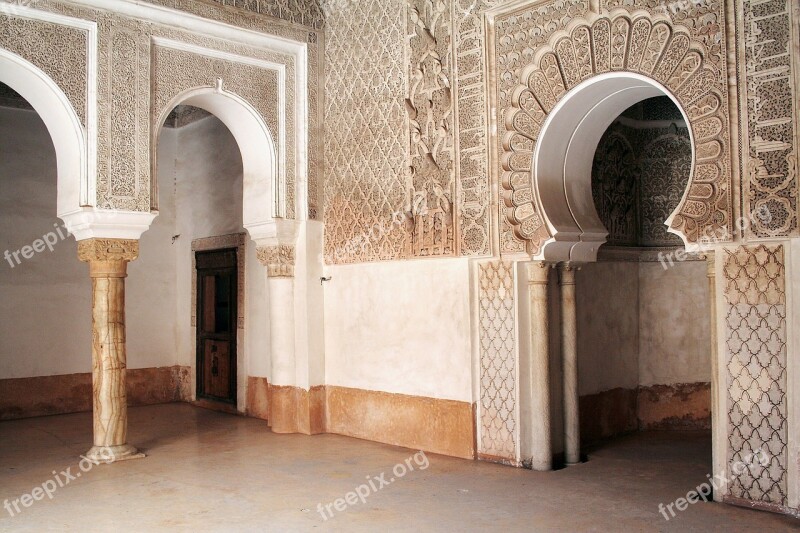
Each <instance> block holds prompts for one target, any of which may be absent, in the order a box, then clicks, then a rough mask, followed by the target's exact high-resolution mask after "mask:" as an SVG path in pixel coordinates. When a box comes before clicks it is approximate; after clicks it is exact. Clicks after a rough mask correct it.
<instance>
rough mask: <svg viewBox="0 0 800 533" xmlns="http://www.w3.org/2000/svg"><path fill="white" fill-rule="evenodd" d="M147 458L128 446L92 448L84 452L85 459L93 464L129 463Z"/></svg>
mask: <svg viewBox="0 0 800 533" xmlns="http://www.w3.org/2000/svg"><path fill="white" fill-rule="evenodd" d="M145 457H147V456H146V455H145V454H144V453H142V452H140V451H139V450H137V449H136V448H134V447H133V446H131V445H130V444H123V445H122V446H93V447H92V449H91V450H89V451H88V452H86V458H87V459H89V460H90V461H92V462H94V463H106V464H111V463H118V462H120V461H130V460H131V459H144V458H145Z"/></svg>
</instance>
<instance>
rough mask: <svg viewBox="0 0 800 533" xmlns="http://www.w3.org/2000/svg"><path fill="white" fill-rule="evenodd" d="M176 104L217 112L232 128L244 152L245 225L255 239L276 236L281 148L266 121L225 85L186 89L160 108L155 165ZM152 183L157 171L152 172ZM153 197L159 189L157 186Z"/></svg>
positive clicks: (243, 202)
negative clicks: (163, 135)
mask: <svg viewBox="0 0 800 533" xmlns="http://www.w3.org/2000/svg"><path fill="white" fill-rule="evenodd" d="M177 105H191V106H194V107H199V108H200V109H203V110H205V111H208V112H209V113H211V114H212V115H214V116H216V117H217V118H218V119H219V120H220V121H222V123H223V124H225V126H226V127H227V128H228V129H229V130H230V132H231V134H232V135H233V137H234V138H235V139H236V143H237V144H238V145H239V151H240V152H241V154H242V170H243V174H244V176H243V180H242V181H243V183H244V190H243V195H244V196H243V200H242V206H243V207H242V211H243V212H242V220H243V222H244V228H245V229H246V230H247V232H248V233H249V234H250V238H252V239H253V240H254V241H256V242H259V243H260V242H266V241H268V240H270V239H274V238H275V237H276V233H277V229H276V216H275V213H276V212H277V207H276V198H277V197H278V194H277V187H278V163H277V162H278V156H277V154H278V152H277V147H276V146H275V141H274V139H273V138H272V135H271V134H270V131H269V128H268V127H267V124H266V123H265V122H264V119H263V118H262V117H261V115H260V114H259V113H258V111H257V110H256V109H255V108H254V107H253V106H252V105H250V104H249V103H248V102H247V101H246V100H244V99H242V98H240V97H239V96H237V95H235V94H233V93H231V92H228V91H225V90H223V89H222V88H211V87H204V88H196V89H190V90H188V91H185V92H183V93H181V94H179V95H177V96H176V97H175V98H173V99H172V101H170V103H169V104H168V105H167V106H166V108H165V109H163V110H161V113H160V115H159V116H158V120H157V121H156V124H157V125H158V128H157V130H156V138H155V139H154V141H153V159H152V160H153V165H155V161H156V150H157V149H158V135H159V134H160V132H161V129H162V128H163V125H164V122H165V121H166V120H167V117H168V116H169V113H170V112H171V111H172V110H173V109H174V108H175V106H177ZM152 175H153V178H154V179H153V183H154V184H157V180H158V178H157V175H156V173H155V171H154V172H153V173H152ZM153 192H154V197H157V196H155V195H157V189H156V188H155V187H154V191H153Z"/></svg>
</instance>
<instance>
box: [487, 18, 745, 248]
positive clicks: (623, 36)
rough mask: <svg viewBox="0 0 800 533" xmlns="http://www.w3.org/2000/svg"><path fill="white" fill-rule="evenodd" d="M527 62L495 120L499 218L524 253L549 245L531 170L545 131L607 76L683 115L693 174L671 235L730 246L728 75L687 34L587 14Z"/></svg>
mask: <svg viewBox="0 0 800 533" xmlns="http://www.w3.org/2000/svg"><path fill="white" fill-rule="evenodd" d="M529 57H531V58H532V59H531V61H530V62H529V64H527V65H525V66H524V67H523V68H521V69H519V71H518V72H519V74H517V76H516V83H517V85H516V87H515V88H514V90H513V92H512V93H511V95H512V96H511V98H510V101H509V105H508V106H507V107H506V108H505V109H500V110H499V116H498V122H499V126H500V128H499V131H498V135H499V143H498V146H499V150H500V184H501V196H502V204H501V205H502V211H503V213H502V214H503V216H504V218H505V219H506V221H507V223H508V224H509V226H510V227H511V228H513V234H514V236H515V237H516V238H517V239H520V240H521V241H523V242H525V243H526V248H527V251H528V252H529V253H531V254H532V255H533V256H537V255H539V253H540V252H541V250H542V247H543V245H544V244H545V243H546V242H547V241H548V240H550V239H552V238H553V231H552V224H550V223H549V218H548V212H547V207H548V206H547V205H546V204H542V201H543V200H542V198H540V197H539V194H538V192H537V186H536V185H537V183H536V181H535V176H534V170H533V169H534V167H535V164H536V161H535V160H534V159H535V153H536V146H537V144H538V143H539V140H540V135H541V132H542V128H543V127H544V125H545V124H546V123H547V119H548V117H549V116H550V115H551V113H552V111H553V109H554V108H555V107H556V106H558V105H559V102H561V101H562V100H563V98H564V97H565V95H567V94H568V93H569V92H570V91H571V90H573V89H574V88H575V87H577V86H578V85H580V84H581V83H585V82H587V80H591V79H593V78H594V77H597V76H599V75H605V74H609V73H612V74H613V73H626V72H627V73H631V74H634V75H636V76H641V77H643V78H647V79H649V80H652V81H653V82H654V85H656V86H659V87H663V89H664V92H665V93H666V94H668V95H669V96H671V97H672V98H673V99H674V101H675V102H676V103H677V104H678V105H679V107H680V108H681V109H682V110H683V111H684V113H685V115H686V118H687V123H688V125H689V128H690V131H691V132H692V134H693V151H694V153H695V164H694V171H693V173H692V177H691V179H690V182H689V184H688V186H687V190H686V193H685V195H684V198H683V200H682V202H681V203H680V205H679V206H678V208H677V209H676V210H675V212H674V213H673V214H672V216H671V217H670V218H669V220H668V221H667V224H668V225H669V228H670V231H671V232H673V233H676V234H678V235H680V236H681V237H682V239H683V240H684V241H685V242H687V243H692V242H698V241H699V240H700V238H701V237H703V236H704V235H712V234H713V235H716V236H719V235H724V236H728V237H729V236H732V234H733V233H732V228H731V220H732V218H733V217H732V209H733V208H732V202H731V195H730V191H731V170H730V150H731V148H730V146H729V140H728V139H729V133H728V131H729V124H728V115H727V85H726V79H725V74H724V72H725V69H724V65H718V64H716V63H715V62H713V61H708V60H707V58H708V53H707V50H706V48H705V45H704V44H703V43H702V42H700V41H699V40H697V39H696V38H694V37H693V34H692V32H691V31H690V30H689V29H688V28H686V27H684V26H681V25H679V24H674V23H673V22H672V21H671V20H670V19H669V18H668V17H666V16H663V15H652V14H650V13H649V12H644V11H637V12H629V11H627V10H622V9H618V10H615V11H613V12H611V13H610V14H608V13H607V14H604V15H594V14H588V15H587V16H586V17H585V18H575V19H573V20H572V21H571V22H570V23H569V24H568V25H567V26H566V27H565V28H564V29H563V30H559V31H557V32H555V33H554V34H553V35H552V36H551V37H550V39H549V41H548V42H547V44H545V45H543V46H539V47H538V48H537V49H536V50H535V52H534V53H532V54H530V56H529ZM631 103H634V102H631ZM529 163H530V164H529ZM723 240H725V239H723Z"/></svg>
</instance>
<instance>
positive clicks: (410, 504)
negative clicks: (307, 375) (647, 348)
mask: <svg viewBox="0 0 800 533" xmlns="http://www.w3.org/2000/svg"><path fill="white" fill-rule="evenodd" d="M130 427H131V442H133V443H135V444H137V445H139V446H141V447H142V448H144V449H145V450H146V451H147V453H148V454H149V457H148V458H147V459H143V460H137V461H130V462H124V463H118V464H115V465H112V466H108V465H99V466H94V467H92V466H91V465H89V464H88V463H84V464H83V465H79V459H78V455H79V454H80V453H82V452H84V451H85V450H86V447H87V443H88V438H89V435H90V432H91V416H90V415H89V414H88V413H87V414H75V415H64V416H57V417H47V418H36V419H29V420H20V421H13V422H2V423H0V502H4V500H6V499H8V500H9V505H11V510H12V512H15V514H16V516H14V517H12V516H10V514H9V512H8V511H7V510H0V531H37V532H39V531H63V530H74V531H102V532H112V531H126V532H127V531H167V530H177V531H307V530H312V529H315V528H316V529H318V530H340V531H487V530H497V531H550V530H566V531H658V530H677V531H692V530H697V531H707V530H720V531H721V530H725V531H747V530H752V531H773V530H776V531H778V530H780V531H786V530H788V529H790V528H794V527H796V526H797V525H798V522H797V521H795V520H794V519H790V518H787V517H782V516H777V515H772V514H768V513H762V512H757V511H750V510H745V509H739V508H734V507H730V506H727V505H721V504H716V503H702V502H701V503H697V504H695V505H692V506H690V507H689V509H687V510H686V511H684V512H683V513H679V514H678V515H677V516H676V517H674V518H671V520H669V521H666V520H665V519H664V518H663V516H662V515H661V514H659V511H658V504H659V503H664V504H668V503H670V502H673V501H674V500H675V499H677V498H678V497H680V496H682V495H685V494H686V493H687V492H688V491H690V490H691V489H692V488H693V487H695V486H697V485H699V484H700V483H702V482H704V481H705V480H706V474H709V473H710V472H709V462H710V461H709V456H710V446H709V437H708V435H697V434H678V435H674V434H655V433H652V434H640V435H636V436H632V437H627V438H623V439H620V440H618V441H616V442H614V443H612V444H610V445H607V446H606V447H604V448H602V449H599V450H597V451H595V452H593V453H591V454H590V461H589V462H587V463H585V464H582V465H580V466H576V467H572V468H569V469H566V470H560V471H556V472H550V473H537V472H530V471H527V470H519V469H515V468H509V467H503V466H498V465H493V464H488V463H481V462H474V461H465V460H460V459H452V458H449V457H442V456H437V455H432V454H429V455H427V456H424V455H414V454H415V452H414V451H413V450H407V449H403V448H397V447H393V446H386V445H382V444H375V443H371V442H365V441H360V440H356V439H351V438H347V437H340V436H337V435H320V436H315V437H306V436H299V435H275V434H272V433H271V432H270V431H269V430H268V429H267V427H266V425H265V424H264V423H263V422H262V421H259V420H254V419H248V418H242V417H237V416H232V415H226V414H222V413H217V412H213V411H207V410H203V409H198V408H196V407H191V406H189V405H186V404H170V405H161V406H154V407H143V408H135V409H131V411H130ZM400 464H402V465H404V466H403V467H402V468H401V467H398V466H397V465H400ZM81 466H83V468H85V469H86V471H85V472H83V471H82V470H81ZM426 466H427V467H426ZM411 467H413V471H412V470H411ZM67 468H70V471H69V474H70V475H72V476H75V479H73V480H71V481H69V483H65V478H67V477H68V476H67V475H66V474H61V472H62V471H66V470H67ZM395 469H396V471H393V470H395ZM403 469H406V470H407V472H405V474H404V475H403V476H400V475H399V474H402V473H403V472H402V470H403ZM54 471H55V472H56V474H55V475H54V474H53V472H54ZM78 474H80V476H78ZM382 474H385V476H384V477H383V480H384V481H385V482H388V483H389V484H388V485H387V486H383V487H381V482H379V481H378V480H377V479H376V478H380V477H381V475H382ZM56 477H57V478H58V480H60V481H61V482H62V483H64V486H63V487H61V486H59V485H58V482H57V480H56ZM392 479H394V481H391V480H392ZM48 480H51V482H50V483H49V484H48ZM370 482H372V485H373V486H374V487H375V489H377V490H375V491H374V492H373V489H372V487H370ZM43 484H45V487H46V488H47V489H49V490H50V492H51V494H52V496H53V497H52V500H51V499H49V498H48V497H47V495H44V494H39V493H38V491H37V493H36V494H34V496H36V495H38V496H42V497H43V499H42V500H41V501H33V503H32V505H31V506H30V507H28V508H25V507H23V506H22V502H21V501H20V503H19V504H18V506H19V507H20V510H21V512H20V513H16V511H15V509H14V507H13V500H15V499H19V498H21V496H22V495H23V494H26V493H28V494H30V493H32V492H33V489H34V487H41V486H42V485H43ZM360 485H361V486H362V487H361V489H359V490H360V491H361V492H362V493H364V494H365V498H364V499H365V503H361V501H360V500H358V499H356V500H355V501H356V502H357V503H356V504H355V505H347V504H346V501H345V500H342V501H341V502H339V503H338V505H339V506H340V508H343V507H344V506H345V505H347V507H346V508H344V510H343V511H337V510H336V507H335V506H334V505H330V504H333V503H334V502H335V500H337V499H338V498H346V495H347V493H348V492H351V491H355V490H356V487H358V486H360ZM54 487H55V490H53V488H54ZM367 492H369V493H370V494H368V495H367V494H366V493H367ZM350 500H351V501H353V500H354V496H351V497H350ZM26 501H27V500H26ZM29 503H30V502H29ZM320 504H322V505H320ZM326 505H328V509H330V511H326V510H325V506H326ZM319 509H322V512H323V513H325V514H326V518H323V516H322V514H321V513H320V512H319ZM331 514H333V516H332V517H331Z"/></svg>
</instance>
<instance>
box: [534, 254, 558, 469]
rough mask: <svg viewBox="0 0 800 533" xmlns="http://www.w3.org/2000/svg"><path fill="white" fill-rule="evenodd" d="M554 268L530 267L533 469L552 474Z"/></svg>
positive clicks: (538, 263) (539, 264) (535, 265)
mask: <svg viewBox="0 0 800 533" xmlns="http://www.w3.org/2000/svg"><path fill="white" fill-rule="evenodd" d="M550 268H551V266H550V265H549V264H547V263H543V262H535V263H531V264H529V265H528V297H529V299H530V315H531V327H530V347H531V375H530V380H531V404H532V405H531V408H532V409H531V413H532V418H533V419H532V420H531V422H532V426H531V468H532V469H534V470H539V471H547V470H552V468H553V450H552V439H551V423H550V422H551V420H550V318H549V313H550V309H549V301H548V296H547V293H548V285H549V280H550Z"/></svg>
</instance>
